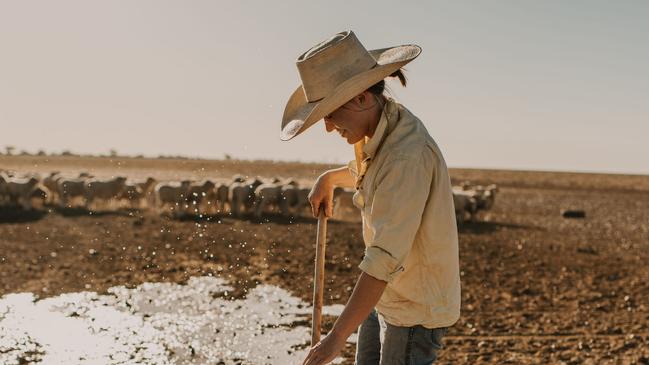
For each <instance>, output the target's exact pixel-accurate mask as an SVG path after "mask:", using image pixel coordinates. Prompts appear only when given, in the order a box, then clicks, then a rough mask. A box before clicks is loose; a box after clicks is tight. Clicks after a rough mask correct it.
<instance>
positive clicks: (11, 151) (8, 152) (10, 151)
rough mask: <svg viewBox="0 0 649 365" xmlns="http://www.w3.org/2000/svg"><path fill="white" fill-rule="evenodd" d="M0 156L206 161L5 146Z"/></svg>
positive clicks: (179, 156) (0, 151)
mask: <svg viewBox="0 0 649 365" xmlns="http://www.w3.org/2000/svg"><path fill="white" fill-rule="evenodd" d="M0 156H67V157H106V158H159V159H169V160H204V158H200V157H189V156H181V155H163V154H161V155H158V156H144V155H142V154H138V155H124V154H119V153H118V152H117V151H116V150H110V151H109V152H108V153H107V154H97V155H93V154H82V153H75V152H72V151H70V150H63V151H61V152H46V151H44V150H38V151H37V152H29V151H27V150H20V151H17V150H16V148H15V147H13V146H5V148H4V150H2V149H0ZM223 159H225V160H232V159H233V158H232V156H230V155H229V154H227V153H226V154H225V155H224V156H223Z"/></svg>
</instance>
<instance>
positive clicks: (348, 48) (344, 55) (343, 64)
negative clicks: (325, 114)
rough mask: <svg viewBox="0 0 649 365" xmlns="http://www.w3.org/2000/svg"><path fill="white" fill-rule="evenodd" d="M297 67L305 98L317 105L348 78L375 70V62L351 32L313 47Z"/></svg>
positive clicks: (342, 33) (303, 55)
mask: <svg viewBox="0 0 649 365" xmlns="http://www.w3.org/2000/svg"><path fill="white" fill-rule="evenodd" d="M296 64H297V69H298V72H299V74H300V79H301V80H302V89H303V91H304V95H305V96H306V99H307V101H308V102H315V101H318V100H320V99H323V98H325V97H326V96H328V95H330V94H331V93H332V92H333V91H334V89H335V88H336V87H337V86H338V85H340V84H342V83H343V82H345V81H346V80H348V79H349V78H351V77H353V76H355V75H358V74H360V73H362V72H365V71H367V70H369V69H371V68H373V67H374V66H375V65H376V60H375V59H374V57H372V55H371V54H370V53H369V52H368V51H367V49H365V47H364V46H363V45H362V44H361V42H360V41H359V40H358V38H356V35H355V34H354V32H352V31H351V30H348V31H345V32H341V33H338V34H336V35H334V36H333V37H331V38H329V39H327V40H325V41H323V42H321V43H319V44H317V45H315V46H313V47H311V48H310V49H309V50H308V51H306V52H304V53H303V54H302V55H301V56H300V57H298V59H297V62H296Z"/></svg>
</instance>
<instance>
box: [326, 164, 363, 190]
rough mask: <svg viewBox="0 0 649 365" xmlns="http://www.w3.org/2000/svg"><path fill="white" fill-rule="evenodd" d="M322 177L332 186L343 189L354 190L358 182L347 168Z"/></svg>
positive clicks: (329, 172)
mask: <svg viewBox="0 0 649 365" xmlns="http://www.w3.org/2000/svg"><path fill="white" fill-rule="evenodd" d="M322 175H323V177H325V178H326V179H327V180H328V181H329V183H330V184H331V185H332V186H340V187H342V188H353V187H354V186H355V185H356V181H354V177H353V176H352V174H351V173H350V172H349V169H348V168H347V166H343V167H339V168H337V169H332V170H328V171H326V172H325V173H323V174H322Z"/></svg>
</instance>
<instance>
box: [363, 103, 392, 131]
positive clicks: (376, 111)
mask: <svg viewBox="0 0 649 365" xmlns="http://www.w3.org/2000/svg"><path fill="white" fill-rule="evenodd" d="M374 100H375V102H376V104H375V105H376V107H375V108H372V109H371V110H370V112H371V113H372V116H371V117H370V118H371V119H370V123H369V126H368V128H367V133H366V134H365V135H366V136H367V137H368V138H372V137H373V136H374V132H376V127H378V125H379V122H380V121H381V115H383V108H384V106H385V103H386V102H387V100H386V99H385V97H384V96H383V95H381V96H376V97H375V98H374Z"/></svg>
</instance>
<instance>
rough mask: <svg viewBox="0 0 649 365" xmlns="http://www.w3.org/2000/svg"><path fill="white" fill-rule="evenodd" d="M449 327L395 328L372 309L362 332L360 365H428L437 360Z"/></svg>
mask: <svg viewBox="0 0 649 365" xmlns="http://www.w3.org/2000/svg"><path fill="white" fill-rule="evenodd" d="M446 331H447V328H433V329H430V328H426V327H423V326H419V325H417V326H413V327H398V326H393V325H391V324H389V323H387V322H385V320H384V319H383V317H382V316H379V315H378V314H377V312H376V310H374V309H373V310H372V312H371V313H370V315H369V316H368V317H367V319H366V320H365V321H364V322H363V323H361V326H360V327H359V329H358V343H357V344H356V365H424V364H432V363H433V362H434V361H435V360H436V359H437V351H438V350H440V349H441V348H442V337H443V336H444V335H445V334H446Z"/></svg>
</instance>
